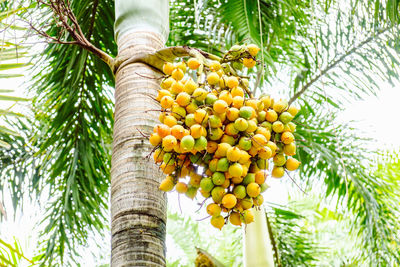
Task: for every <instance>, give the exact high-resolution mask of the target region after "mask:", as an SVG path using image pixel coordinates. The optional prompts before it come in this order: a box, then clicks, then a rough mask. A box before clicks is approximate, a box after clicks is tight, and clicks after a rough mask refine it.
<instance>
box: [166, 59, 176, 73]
mask: <svg viewBox="0 0 400 267" xmlns="http://www.w3.org/2000/svg"><path fill="white" fill-rule="evenodd" d="M174 69H175V67H174V64H172V63H171V62H165V63H164V66H163V72H164V73H165V74H166V75H171V74H172V72H173V71H174Z"/></svg>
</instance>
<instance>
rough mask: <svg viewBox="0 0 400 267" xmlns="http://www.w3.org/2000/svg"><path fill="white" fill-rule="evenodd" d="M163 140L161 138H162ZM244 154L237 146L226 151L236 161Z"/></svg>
mask: <svg viewBox="0 0 400 267" xmlns="http://www.w3.org/2000/svg"><path fill="white" fill-rule="evenodd" d="M160 140H161V138H160ZM241 155H242V153H241V150H240V148H237V147H230V148H228V150H227V151H226V157H227V158H228V160H229V161H232V162H236V161H238V160H239V159H240V156H241Z"/></svg>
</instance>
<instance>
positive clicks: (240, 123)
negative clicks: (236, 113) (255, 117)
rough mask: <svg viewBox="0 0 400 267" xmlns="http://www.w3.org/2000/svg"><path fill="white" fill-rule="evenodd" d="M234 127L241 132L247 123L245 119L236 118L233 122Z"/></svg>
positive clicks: (244, 129)
mask: <svg viewBox="0 0 400 267" xmlns="http://www.w3.org/2000/svg"><path fill="white" fill-rule="evenodd" d="M234 127H235V129H236V130H238V131H240V132H243V131H246V129H247V127H249V123H248V121H247V120H246V119H243V118H237V119H236V120H235V122H234Z"/></svg>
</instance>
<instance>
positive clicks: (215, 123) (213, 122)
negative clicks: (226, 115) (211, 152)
mask: <svg viewBox="0 0 400 267" xmlns="http://www.w3.org/2000/svg"><path fill="white" fill-rule="evenodd" d="M208 120H209V122H210V126H211V128H219V127H221V126H222V122H221V119H220V117H218V116H216V115H211V116H210V117H209V118H208Z"/></svg>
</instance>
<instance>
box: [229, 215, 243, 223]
mask: <svg viewBox="0 0 400 267" xmlns="http://www.w3.org/2000/svg"><path fill="white" fill-rule="evenodd" d="M229 221H230V222H231V224H233V225H236V226H241V225H242V221H241V220H240V213H238V212H232V213H231V215H229Z"/></svg>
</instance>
